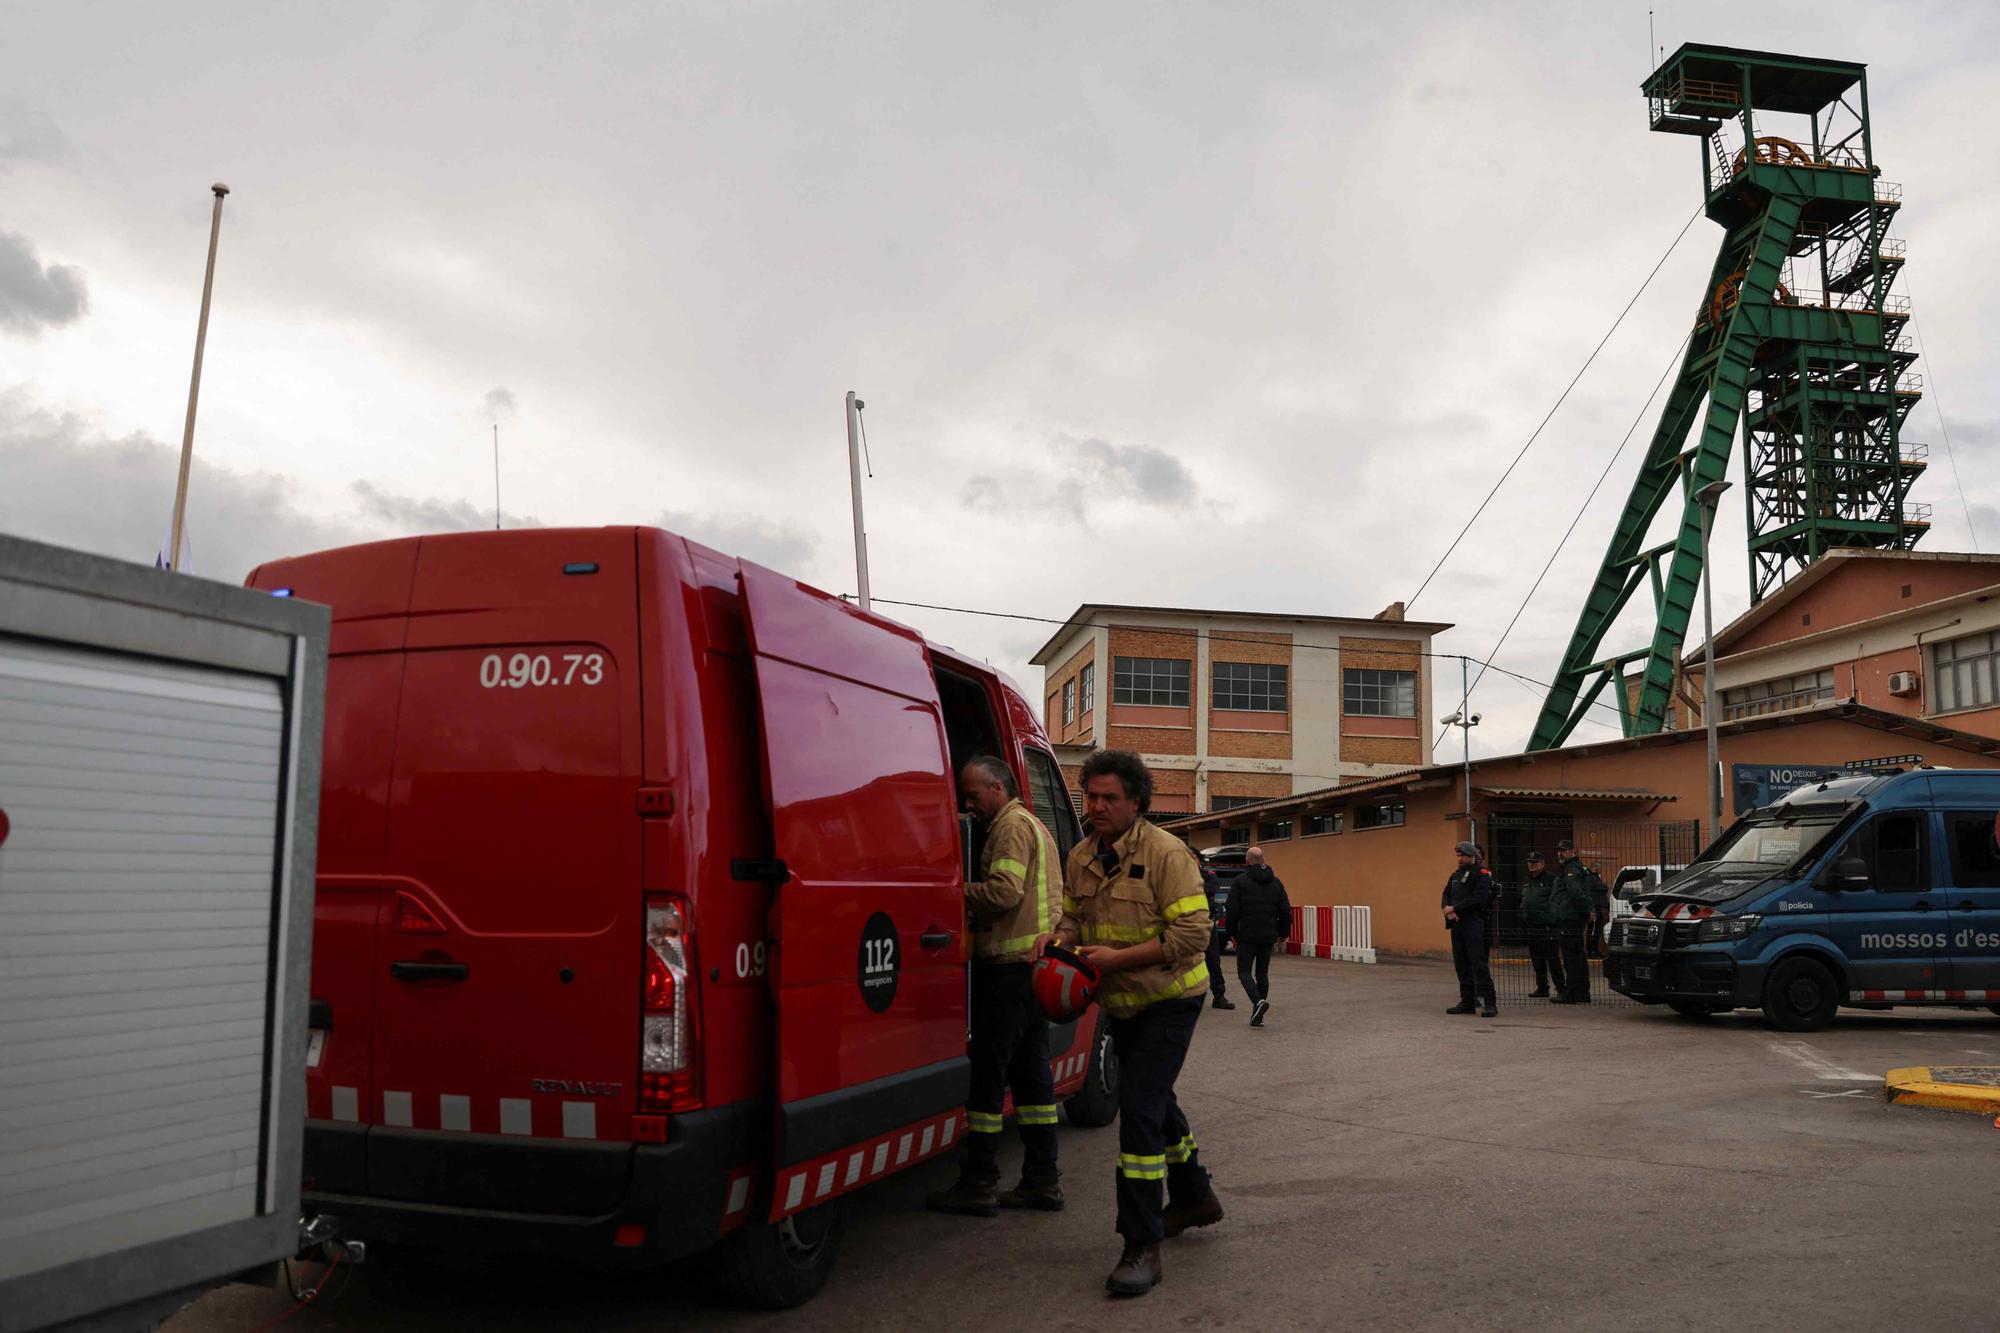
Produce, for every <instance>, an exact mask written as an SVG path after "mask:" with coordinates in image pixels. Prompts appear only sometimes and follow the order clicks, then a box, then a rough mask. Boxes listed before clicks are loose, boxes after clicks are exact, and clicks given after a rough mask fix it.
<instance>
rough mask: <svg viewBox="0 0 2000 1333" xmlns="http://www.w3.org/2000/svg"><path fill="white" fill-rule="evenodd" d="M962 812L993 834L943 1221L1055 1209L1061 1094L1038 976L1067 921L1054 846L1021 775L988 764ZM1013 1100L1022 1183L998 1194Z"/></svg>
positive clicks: (972, 773)
mask: <svg viewBox="0 0 2000 1333" xmlns="http://www.w3.org/2000/svg"><path fill="white" fill-rule="evenodd" d="M958 785H959V792H960V795H961V796H962V798H963V799H964V801H965V804H966V806H967V807H968V808H970V809H971V810H972V811H973V812H974V813H975V814H977V815H978V816H979V818H980V819H981V820H982V821H983V822H984V823H985V825H986V847H985V850H984V851H983V852H982V853H981V854H980V858H979V878H978V880H976V881H974V882H973V883H970V884H967V885H966V886H965V914H966V918H967V920H968V921H969V922H970V924H971V928H972V932H971V933H972V1040H971V1042H970V1043H969V1044H968V1046H967V1050H966V1054H967V1055H968V1056H969V1057H970V1058H971V1061H972V1091H971V1094H970V1095H969V1096H968V1097H967V1099H966V1103H965V1115H966V1121H967V1129H968V1130H969V1132H968V1133H967V1134H966V1136H965V1164H964V1166H963V1167H961V1168H960V1171H959V1177H958V1182H957V1183H956V1184H954V1185H953V1186H952V1187H951V1188H950V1189H948V1190H940V1191H938V1192H937V1193H935V1194H932V1195H931V1196H930V1198H929V1199H928V1201H927V1202H928V1203H929V1206H930V1207H931V1208H933V1209H935V1210H936V1211H938V1212H944V1213H962V1214H967V1215H970V1216H974V1217H993V1216H995V1215H997V1214H998V1213H999V1211H1000V1209H1001V1208H1003V1207H1005V1208H1035V1209H1040V1210H1042V1211H1044V1212H1057V1211H1060V1210H1061V1208H1062V1206H1063V1195H1062V1187H1061V1185H1060V1184H1059V1183H1058V1181H1059V1180H1060V1178H1061V1173H1060V1172H1059V1171H1058V1170H1057V1169H1056V1094H1055V1084H1054V1082H1053V1081H1052V1080H1051V1079H1050V1077H1049V1020H1048V1017H1047V1016H1046V1015H1045V1014H1044V1013H1043V1012H1042V1007H1041V1005H1040V1004H1039V1003H1038V1002H1037V1001H1036V999H1035V988H1034V983H1033V979H1032V976H1031V973H1032V969H1033V966H1034V960H1035V955H1036V953H1037V952H1038V947H1037V946H1038V945H1039V943H1040V941H1042V940H1043V939H1046V938H1047V937H1048V935H1049V933H1050V932H1051V931H1053V930H1054V929H1055V926H1056V921H1057V918H1058V917H1060V916H1061V914H1062V866H1061V864H1060V861H1059V857H1058V853H1057V851H1056V843H1055V839H1054V838H1052V837H1050V836H1049V831H1048V830H1047V829H1046V828H1044V827H1043V826H1042V822H1041V821H1040V820H1039V819H1036V818H1035V816H1034V814H1033V813H1032V812H1031V811H1030V810H1029V809H1028V807H1027V806H1025V805H1023V804H1022V803H1021V795H1020V788H1019V787H1018V785H1017V784H1016V783H1015V780H1014V772H1013V770H1012V769H1010V768H1008V766H1007V764H1006V762H1005V761H1003V760H1000V759H995V758H992V757H990V756H988V757H982V758H978V759H974V760H972V761H971V762H969V763H967V764H966V765H965V767H964V768H963V769H961V770H960V771H959V775H958ZM1009 1089H1011V1090H1012V1091H1013V1093H1014V1122H1015V1125H1016V1127H1017V1128H1018V1129H1019V1130H1020V1133H1021V1147H1022V1149H1023V1158H1022V1164H1021V1183H1020V1184H1019V1185H1017V1186H1015V1187H1014V1188H1013V1189H1012V1190H1009V1191H1008V1192H1007V1193H1005V1194H1001V1193H999V1187H1000V1164H999V1161H998V1157H999V1145H1000V1131H1001V1127H1002V1122H1001V1108H1002V1107H1003V1105H1004V1104H1005V1098H1006V1094H1007V1092H1008V1090H1009Z"/></svg>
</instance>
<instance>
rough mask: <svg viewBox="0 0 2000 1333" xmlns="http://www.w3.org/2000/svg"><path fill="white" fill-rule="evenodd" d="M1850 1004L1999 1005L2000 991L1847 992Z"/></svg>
mask: <svg viewBox="0 0 2000 1333" xmlns="http://www.w3.org/2000/svg"><path fill="white" fill-rule="evenodd" d="M1847 999H1848V1002H1849V1003H1850V1004H1852V1003H1855V1002H1857V1001H1864V1000H1874V1001H1882V1000H1889V1001H1900V1002H1903V1003H1909V1002H1911V1001H1923V1000H1940V1001H1944V1002H1946V1003H1950V1002H1953V1001H1964V1002H1966V1003H1968V1004H2000V990H1851V991H1849V992H1847Z"/></svg>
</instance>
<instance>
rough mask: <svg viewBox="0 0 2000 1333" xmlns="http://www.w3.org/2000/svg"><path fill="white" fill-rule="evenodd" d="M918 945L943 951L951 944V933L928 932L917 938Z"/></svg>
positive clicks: (945, 931) (942, 931)
mask: <svg viewBox="0 0 2000 1333" xmlns="http://www.w3.org/2000/svg"><path fill="white" fill-rule="evenodd" d="M917 943H919V944H921V945H923V946H924V947H925V948H926V949H942V948H944V946H945V945H947V944H950V943H951V932H950V931H948V930H927V931H925V932H924V933H923V934H921V935H919V936H917Z"/></svg>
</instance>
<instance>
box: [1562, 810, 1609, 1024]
mask: <svg viewBox="0 0 2000 1333" xmlns="http://www.w3.org/2000/svg"><path fill="white" fill-rule="evenodd" d="M1556 858H1557V859H1558V860H1560V861H1561V862H1562V868H1561V869H1560V870H1558V871H1557V872H1556V884H1555V888H1554V889H1553V890H1552V891H1551V892H1550V894H1549V912H1550V915H1552V916H1553V917H1554V918H1555V923H1556V938H1557V940H1558V941H1559V942H1560V944H1561V946H1562V969H1563V979H1564V980H1565V981H1566V982H1567V983H1568V985H1567V987H1566V988H1565V989H1564V991H1563V992H1562V994H1560V995H1558V996H1556V998H1555V999H1554V1000H1552V1001H1550V1003H1551V1004H1589V1003H1590V962H1589V959H1588V958H1586V957H1585V954H1584V937H1585V935H1586V934H1587V933H1588V932H1589V930H1590V923H1591V920H1592V918H1593V917H1594V915H1595V913H1596V911H1597V895H1598V891H1599V890H1600V889H1602V888H1604V881H1603V880H1601V879H1599V878H1598V877H1597V872H1596V871H1594V870H1592V869H1591V868H1590V867H1589V866H1587V865H1585V864H1584V863H1583V858H1582V857H1580V856H1578V855H1577V854H1576V844H1575V843H1574V842H1571V841H1570V840H1569V839H1568V838H1564V839H1563V840H1562V841H1561V842H1559V843H1557V844H1556Z"/></svg>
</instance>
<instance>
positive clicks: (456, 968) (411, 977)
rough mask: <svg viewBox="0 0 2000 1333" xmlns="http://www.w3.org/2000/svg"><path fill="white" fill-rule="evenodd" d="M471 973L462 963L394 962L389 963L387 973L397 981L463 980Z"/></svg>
mask: <svg viewBox="0 0 2000 1333" xmlns="http://www.w3.org/2000/svg"><path fill="white" fill-rule="evenodd" d="M471 973H472V969H471V968H470V967H468V966H466V965H465V964H464V963H417V962H396V963H391V964H389V975H390V976H392V977H394V978H395V979H396V980H398V981H463V980H465V979H466V977H467V976H469V975H471Z"/></svg>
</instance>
